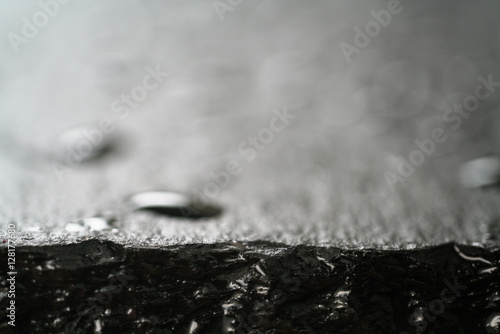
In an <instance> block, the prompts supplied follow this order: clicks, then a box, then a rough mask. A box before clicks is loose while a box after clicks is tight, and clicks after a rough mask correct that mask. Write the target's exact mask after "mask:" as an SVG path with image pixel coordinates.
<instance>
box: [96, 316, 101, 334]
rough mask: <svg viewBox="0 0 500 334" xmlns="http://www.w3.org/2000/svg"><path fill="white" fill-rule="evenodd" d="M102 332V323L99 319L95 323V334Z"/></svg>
mask: <svg viewBox="0 0 500 334" xmlns="http://www.w3.org/2000/svg"><path fill="white" fill-rule="evenodd" d="M101 330H102V322H101V320H99V319H97V320H96V321H94V333H100V332H101Z"/></svg>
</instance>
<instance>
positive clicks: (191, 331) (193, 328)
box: [188, 319, 198, 334]
mask: <svg viewBox="0 0 500 334" xmlns="http://www.w3.org/2000/svg"><path fill="white" fill-rule="evenodd" d="M196 328H198V323H197V322H196V321H195V320H194V319H193V320H191V323H190V324H189V328H188V334H194V333H195V331H196Z"/></svg>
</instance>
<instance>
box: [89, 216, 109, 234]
mask: <svg viewBox="0 0 500 334" xmlns="http://www.w3.org/2000/svg"><path fill="white" fill-rule="evenodd" d="M83 224H84V225H85V226H86V227H88V228H89V229H90V230H91V231H103V230H109V229H110V228H111V226H110V225H109V221H108V219H105V218H102V217H89V218H85V219H83Z"/></svg>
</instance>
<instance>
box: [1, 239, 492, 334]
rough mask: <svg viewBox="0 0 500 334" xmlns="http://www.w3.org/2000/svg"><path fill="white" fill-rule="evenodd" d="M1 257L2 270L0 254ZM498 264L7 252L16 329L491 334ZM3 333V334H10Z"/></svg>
mask: <svg viewBox="0 0 500 334" xmlns="http://www.w3.org/2000/svg"><path fill="white" fill-rule="evenodd" d="M0 254H1V255H2V256H1V258H2V260H4V258H5V255H6V252H5V248H2V249H0ZM499 260H500V250H499V249H498V248H496V249H492V250H485V249H483V248H478V247H471V246H458V245H456V244H444V245H441V246H435V247H430V248H420V249H413V250H398V251H389V250H386V251H383V250H374V249H342V248H335V247H316V246H295V247H290V246H288V245H284V244H275V243H268V242H251V243H218V244H187V245H178V246H170V247H161V248H127V247H123V246H120V245H118V244H115V243H112V242H109V241H98V240H89V241H85V242H81V243H78V244H71V245H64V246H56V245H54V246H43V247H33V246H26V247H21V248H18V249H17V262H18V263H17V272H18V274H17V291H16V302H17V303H18V305H17V306H18V311H17V312H18V313H17V318H18V322H17V325H16V329H17V330H19V332H22V333H49V332H50V333H54V332H62V331H65V332H66V333H94V331H95V332H102V333H117V332H119V333H232V332H236V333H387V334H390V333H498V332H499V331H500V327H498V326H497V327H496V328H493V327H488V326H487V324H488V319H491V318H492V316H495V315H499V313H498V311H499V308H500V295H499V291H500V286H499V285H500V274H499V271H498V261H499ZM0 278H1V279H0V282H1V283H0V284H1V285H2V286H4V285H5V282H6V280H5V278H6V277H5V275H4V274H3V273H2V274H1V275H0ZM450 287H453V288H450ZM440 300H441V301H442V302H439V301H440ZM6 305H7V299H6V298H3V299H2V301H1V303H0V306H1V307H2V309H4V308H5V307H6ZM433 312H434V313H436V314H434V313H433ZM4 321H5V320H4V319H2V324H1V325H0V326H1V329H2V332H4V333H9V332H12V333H13V331H12V329H11V327H10V326H7V325H6V323H5V322H4Z"/></svg>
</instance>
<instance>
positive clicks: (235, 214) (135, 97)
mask: <svg viewBox="0 0 500 334" xmlns="http://www.w3.org/2000/svg"><path fill="white" fill-rule="evenodd" d="M499 10H500V4H499V3H498V2H496V1H474V2H470V1H465V0H463V1H456V0H453V1H452V0H443V1H439V2H436V1H430V0H428V1H410V0H401V1H400V2H394V1H389V2H388V1H381V0H377V1H363V2H361V1H357V2H353V1H345V0H337V1H314V2H307V1H295V0H294V1H284V0H283V1H263V0H256V1H254V0H245V1H229V0H217V1H189V2H186V1H156V0H149V1H129V0H121V1H118V0H110V1H81V0H72V1H66V2H64V1H62V0H61V1H56V0H53V1H50V0H41V1H29V2H28V1H23V2H19V1H2V3H1V4H0V36H2V38H0V167H1V172H0V189H1V191H0V220H1V221H2V223H3V222H4V221H5V222H8V221H16V222H17V223H18V227H19V233H21V235H22V236H23V238H24V242H25V243H30V242H40V240H41V242H59V241H65V240H70V241H71V240H75V238H76V239H78V238H82V237H85V236H88V235H92V233H95V232H90V231H89V232H82V233H80V234H77V235H74V234H71V233H68V231H67V230H66V229H65V228H64V227H65V226H66V224H67V223H68V222H70V221H74V220H78V219H82V218H85V217H90V216H95V215H98V214H109V215H113V216H114V217H116V221H115V223H114V224H115V227H116V228H115V229H114V230H113V231H107V232H102V233H100V234H99V235H100V236H103V237H106V238H110V239H113V240H118V239H120V240H129V241H130V240H134V242H144V243H159V244H166V243H167V244H168V243H171V242H198V241H204V242H212V241H226V240H233V239H235V240H256V239H266V240H272V241H280V242H288V243H312V244H332V243H335V244H338V243H347V244H350V243H362V244H368V245H373V244H375V245H400V244H403V243H404V244H412V243H424V244H426V243H439V242H444V241H449V240H457V241H462V242H469V243H474V242H479V243H487V242H496V243H498V241H497V239H496V238H495V235H497V236H498V230H495V228H496V226H497V225H498V218H499V213H500V209H499V208H500V206H499V205H498V199H499V194H498V193H497V191H496V190H495V189H491V188H488V189H468V188H465V187H464V186H463V184H462V183H463V180H462V181H461V180H460V177H459V169H460V166H462V163H463V162H465V161H468V160H470V159H475V158H478V157H482V156H487V155H495V154H498V153H500V152H499V151H500V135H499V129H500V114H499V106H500V104H499V103H500V100H499V97H500V95H499V94H498V92H497V91H495V89H500V87H498V88H496V87H494V86H492V87H493V91H489V92H491V94H490V96H489V97H488V98H486V99H484V100H481V101H480V103H479V105H478V106H477V108H475V110H474V111H473V112H470V113H469V114H467V117H462V116H460V120H459V119H458V118H457V117H458V116H457V115H459V114H458V113H456V112H455V111H452V112H451V113H450V108H453V106H454V104H463V103H464V101H466V99H467V98H468V97H470V96H474V95H475V94H476V88H477V87H478V85H480V84H482V83H483V81H481V80H479V79H478V77H482V78H484V80H486V81H488V77H491V78H492V81H493V82H500V67H499V66H498V63H499V58H500V25H499V23H498V13H499V12H500V11H499ZM387 14H389V16H388V15H387ZM377 18H378V19H377ZM380 20H382V21H380ZM380 22H382V23H380ZM377 27H378V28H377ZM370 29H371V30H370ZM360 31H361V32H360ZM152 73H156V76H155V75H154V74H152ZM158 73H161V74H158ZM153 86H154V87H153ZM483 86H484V83H483ZM137 87H139V88H137ZM485 88H486V87H485ZM485 88H483V89H482V90H481V93H486V92H488V90H487V88H486V89H485ZM127 99H128V101H129V102H127ZM284 110H287V112H288V114H290V115H292V116H293V118H290V122H289V124H285V123H286V122H284V123H283V125H284V128H283V129H282V130H280V131H274V130H273V133H272V138H271V137H270V136H271V135H270V133H269V131H267V130H265V131H264V132H265V133H264V132H262V131H263V129H266V128H267V129H269V128H270V127H271V121H272V120H273V118H275V117H276V115H277V114H276V113H278V114H280V115H283V112H284ZM447 113H448V116H449V117H455V118H454V121H452V122H450V121H446V118H445V115H446V114H447ZM459 121H460V125H459V126H457V127H456V129H455V128H452V125H458V122H459ZM102 122H104V123H105V124H106V128H109V129H111V128H112V130H110V131H109V133H106V134H103V135H104V139H103V140H105V141H107V140H109V141H111V140H112V141H113V146H112V149H110V151H109V152H107V153H106V154H104V155H102V156H100V157H99V158H97V159H93V161H89V162H87V161H82V162H78V163H76V166H74V167H71V166H68V161H67V160H66V157H67V155H68V151H67V145H66V146H65V145H64V144H61V139H60V137H58V136H60V134H61V133H64V132H65V131H67V130H68V129H71V128H74V127H75V126H81V125H84V126H86V127H87V128H88V129H99V124H102ZM89 124H91V125H89ZM437 128H440V129H443V130H444V131H445V133H446V137H447V139H446V140H445V141H444V142H443V143H438V144H436V148H435V151H434V152H433V153H432V154H430V155H425V157H424V160H425V161H424V162H423V163H422V164H421V165H419V166H416V167H415V168H414V171H413V172H412V173H411V175H409V176H404V177H403V176H401V175H400V173H399V174H398V170H400V169H401V168H402V167H401V164H402V161H401V157H402V158H403V159H405V160H406V161H409V158H410V154H411V153H412V152H413V151H414V150H416V149H418V146H417V145H416V144H415V140H416V139H418V140H423V139H425V138H431V137H432V132H433V130H435V129H437ZM101 132H102V131H101ZM259 135H260V137H259ZM251 137H254V138H257V139H256V140H257V143H256V144H252V139H251ZM58 138H59V139H58ZM252 145H255V146H252ZM251 147H254V148H251ZM245 150H246V151H245ZM61 152H62V153H61ZM245 152H246V153H245ZM250 152H253V153H250ZM251 156H254V158H252V159H250V157H251ZM233 160H236V161H237V162H238V163H239V166H240V167H241V172H239V173H238V174H237V175H231V177H230V181H229V182H228V184H227V185H224V186H220V185H219V187H218V190H217V189H215V190H213V191H210V190H208V193H209V195H207V193H204V191H205V190H204V189H205V186H206V185H207V184H209V183H212V182H215V181H214V180H213V175H218V174H220V173H221V171H224V170H226V169H227V164H228V162H229V161H233ZM491 168H493V169H494V171H493V172H495V166H494V164H493V167H486V169H487V170H488V169H491ZM473 172H474V171H473ZM388 173H389V174H388ZM490 173H491V171H490ZM388 175H389V178H388ZM394 175H399V177H398V176H396V179H397V180H398V181H397V182H394V180H396V179H395V178H394ZM466 177H467V176H466ZM391 180H392V181H391ZM150 189H167V190H174V191H180V192H183V193H196V192H197V191H199V192H201V193H204V194H205V199H208V200H210V201H214V202H217V203H219V204H220V205H221V206H222V207H223V208H224V213H223V214H222V215H221V216H220V217H217V218H213V219H210V220H208V221H205V222H202V223H186V222H185V221H183V220H182V219H178V218H171V217H161V216H154V215H150V214H145V213H140V212H135V213H130V212H126V211H124V210H123V207H122V201H123V198H124V197H125V196H127V195H129V194H131V193H135V192H139V191H143V190H150ZM42 233H44V234H43V235H44V239H37V237H36V236H37V235H42ZM495 233H496V234H495Z"/></svg>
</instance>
